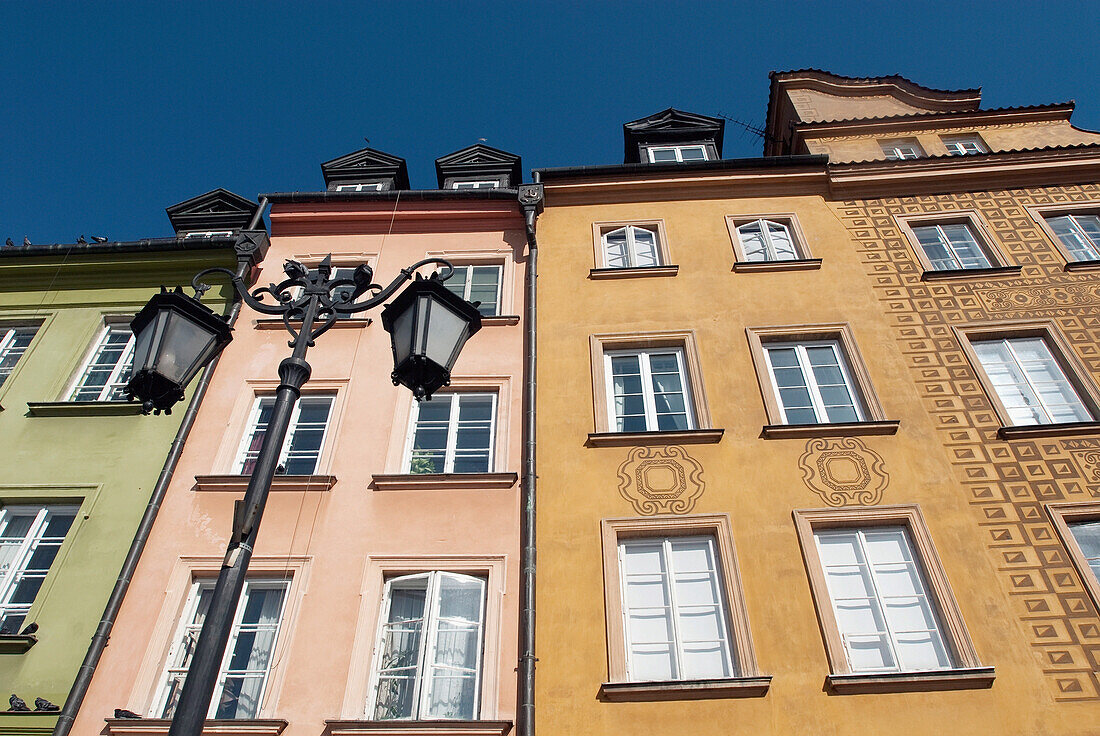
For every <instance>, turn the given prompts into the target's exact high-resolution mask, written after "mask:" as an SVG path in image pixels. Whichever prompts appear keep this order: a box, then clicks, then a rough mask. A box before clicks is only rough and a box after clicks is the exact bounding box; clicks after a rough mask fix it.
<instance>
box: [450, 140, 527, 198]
mask: <svg viewBox="0 0 1100 736" xmlns="http://www.w3.org/2000/svg"><path fill="white" fill-rule="evenodd" d="M520 168H521V166H520V157H519V156H517V155H516V154H514V153H508V152H507V151H501V150H500V149H497V148H493V147H492V146H487V145H485V144H484V143H475V144H474V145H472V146H470V147H469V148H463V149H462V150H461V151H455V152H454V153H448V154H447V155H446V156H441V157H440V158H437V159H436V160H435V175H436V177H437V178H438V179H439V188H440V189H449V188H450V186H451V183H453V182H456V181H471V180H478V179H484V180H488V179H496V180H497V181H499V182H500V186H501V187H503V188H512V187H516V186H519V184H520V182H522V181H523V174H522V173H521V171H520Z"/></svg>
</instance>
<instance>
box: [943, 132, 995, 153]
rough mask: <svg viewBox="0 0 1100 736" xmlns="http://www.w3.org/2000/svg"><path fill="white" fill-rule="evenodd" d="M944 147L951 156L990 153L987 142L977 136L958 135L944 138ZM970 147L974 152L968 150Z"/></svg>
mask: <svg viewBox="0 0 1100 736" xmlns="http://www.w3.org/2000/svg"><path fill="white" fill-rule="evenodd" d="M943 145H944V147H945V148H947V153H948V155H950V156H973V155H975V154H978V153H989V149H988V148H986V145H985V142H984V141H982V139H981V138H979V137H978V136H976V135H958V136H945V137H943ZM968 146H969V147H970V148H973V150H967V149H968Z"/></svg>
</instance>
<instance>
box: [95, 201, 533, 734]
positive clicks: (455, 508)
mask: <svg viewBox="0 0 1100 736" xmlns="http://www.w3.org/2000/svg"><path fill="white" fill-rule="evenodd" d="M271 221H272V241H271V250H270V252H269V253H268V255H267V258H266V261H265V263H264V264H263V268H262V272H261V273H260V275H259V278H258V283H261V284H267V283H268V282H271V281H279V280H281V279H282V272H281V267H282V263H283V261H284V259H286V258H295V259H299V260H301V259H306V261H307V263H309V262H310V261H311V260H312V261H315V260H317V259H319V258H320V257H321V256H323V255H324V254H326V253H332V254H334V261H335V262H336V265H342V264H344V263H345V262H351V263H354V262H356V261H362V260H369V261H370V262H371V264H372V265H373V266H374V268H375V273H376V280H377V281H379V282H382V283H387V282H388V281H389V280H390V279H391V278H392V277H393V276H394V275H396V274H397V272H398V271H399V269H400V268H402V267H404V266H406V265H408V264H410V263H412V262H414V261H417V260H419V259H421V258H424V257H425V255H426V254H434V253H447V254H454V255H455V256H456V258H457V259H458V260H459V261H460V262H462V261H465V260H466V259H473V260H472V261H467V262H482V261H485V262H493V261H495V262H499V263H503V264H504V275H503V279H502V308H501V313H502V314H505V315H509V314H510V315H522V314H523V286H524V263H523V262H522V259H523V258H524V251H525V240H524V235H523V222H522V217H521V215H520V213H519V209H518V206H517V205H516V203H515V202H509V201H498V200H473V199H464V200H456V201H452V202H443V201H440V202H412V203H408V204H405V203H402V204H400V206H399V207H398V208H397V209H396V212H395V208H394V203H393V202H386V201H374V202H358V203H352V202H344V203H339V204H331V203H328V204H294V205H290V204H286V205H276V206H274V207H273V209H272V212H271ZM391 223H392V225H391ZM378 314H379V312H378V311H373V312H371V313H369V314H368V316H370V317H372V318H373V320H374V321H373V323H372V324H370V325H369V326H366V327H353V328H341V329H332V330H330V331H329V332H328V333H326V334H325V335H324V336H322V337H321V338H319V339H318V342H317V346H316V347H314V348H312V349H311V351H310V353H309V355H308V358H307V359H308V361H309V362H310V363H311V364H312V366H313V378H312V380H311V381H310V383H309V384H307V390H308V389H309V388H310V387H327V388H335V389H336V390H337V391H338V398H337V401H336V405H335V406H334V409H333V414H332V417H331V418H330V425H329V427H330V428H329V434H328V436H327V437H326V450H325V451H324V452H323V454H322V458H321V461H320V463H319V467H318V473H319V474H323V475H334V476H336V478H337V482H336V484H335V486H333V487H332V489H331V490H328V491H320V490H308V491H275V492H273V493H272V494H271V497H270V500H269V502H268V505H267V509H266V512H265V516H264V519H263V524H262V531H261V533H260V537H259V543H258V548H257V550H256V553H255V560H256V561H257V563H258V565H254V566H253V570H258V569H259V571H260V572H262V571H266V572H267V573H268V574H272V573H275V572H277V571H279V570H282V569H286V570H289V571H290V572H292V573H293V574H294V576H295V580H294V584H293V586H292V588H291V591H290V598H289V599H288V604H287V612H286V613H285V614H284V617H283V625H282V630H281V632H280V641H279V645H278V647H277V649H276V654H275V665H274V666H273V668H272V673H271V677H270V678H269V681H268V686H267V691H266V695H265V699H264V704H263V706H262V708H261V710H260V713H259V717H261V718H280V719H286V720H288V721H289V722H290V725H289V726H288V728H287V730H286V731H285V733H286V734H287V735H288V736H306V735H307V734H308V735H309V736H317V735H318V734H320V733H321V730H322V728H323V726H324V721H325V720H327V719H357V718H363V717H364V709H365V706H366V696H367V680H368V679H369V675H370V671H371V669H370V668H371V658H372V656H373V649H374V643H375V638H376V632H377V625H378V622H377V614H378V608H379V602H380V596H381V584H382V576H383V572H384V571H385V570H387V569H390V568H391V567H392V566H395V565H401V564H403V565H405V567H406V569H407V568H409V566H412V567H415V566H416V564H417V563H416V561H415V558H429V557H430V558H436V560H435V561H432V562H428V563H425V564H424V565H423V567H424V569H450V568H449V566H448V564H447V561H448V560H450V561H453V568H455V569H458V568H462V567H463V566H464V565H465V566H466V569H480V568H479V566H482V562H481V561H482V560H485V561H486V562H485V563H484V567H485V569H489V568H491V569H492V570H493V572H491V573H490V580H489V593H488V597H489V601H488V608H489V616H488V621H487V624H488V628H487V630H486V635H485V654H486V659H485V669H484V673H485V675H486V682H485V684H484V687H483V688H482V694H483V695H482V702H481V718H482V719H486V720H490V719H502V720H512V719H514V716H515V700H516V680H515V666H516V660H517V643H516V642H517V620H518V599H519V589H518V586H519V566H518V551H519V484H518V482H517V483H515V484H513V485H512V486H511V487H510V488H496V489H488V490H469V489H441V490H384V491H382V490H376V489H374V488H373V487H372V481H371V477H372V475H373V474H376V473H398V472H400V467H399V466H400V459H401V455H402V452H403V449H404V442H405V436H406V429H407V424H408V418H409V411H410V406H411V396H410V394H409V392H408V391H407V390H405V389H403V388H401V389H398V388H395V387H394V386H393V385H392V383H391V381H390V378H389V374H390V371H391V369H392V358H391V353H390V348H389V341H388V335H387V334H386V333H385V332H384V331H383V329H382V326H381V321H380V320H379V319H378ZM260 316H261V315H258V314H256V313H255V312H252V311H251V310H249V309H247V308H245V309H244V310H243V312H242V314H241V317H240V319H239V320H238V322H237V325H236V330H235V334H234V341H233V342H232V343H231V344H230V345H229V347H228V348H227V349H226V351H225V353H224V356H223V358H222V360H221V363H220V365H219V367H218V370H217V372H216V375H215V376H214V379H213V383H212V385H211V388H210V392H209V394H208V395H207V398H206V400H205V402H204V403H203V405H202V408H201V410H200V412H199V415H198V419H197V422H196V424H195V427H194V430H193V431H192V433H191V436H190V438H189V440H188V443H187V446H186V448H185V450H184V453H183V456H182V459H181V461H180V463H179V466H178V468H177V470H176V474H175V477H174V479H173V482H172V485H171V487H170V489H169V491H168V494H167V498H166V500H165V503H164V506H163V508H162V509H161V511H160V515H159V517H158V519H157V523H156V526H155V528H154V530H153V533H152V536H151V538H150V540H149V543H148V546H147V548H146V550H145V553H144V555H143V557H142V560H141V563H140V565H139V567H138V570H137V573H136V575H135V577H134V580H133V583H132V585H131V587H130V591H129V594H128V596H127V598H126V601H125V604H124V605H123V608H122V611H121V613H120V615H119V617H118V620H117V623H116V625H115V629H114V634H113V635H112V638H111V643H110V646H109V647H108V648H107V650H106V651H105V653H104V656H103V659H102V661H101V664H100V666H99V668H98V670H97V672H96V675H95V677H94V679H93V682H92V685H91V688H90V690H89V692H88V695H87V698H86V699H85V702H84V705H83V707H82V709H81V712H80V715H79V717H78V719H77V722H76V727H75V733H76V734H78V735H80V736H90V735H91V734H98V733H102V732H103V728H104V720H103V719H104V718H106V717H110V716H111V714H112V712H113V710H114V709H115V708H118V707H121V708H128V709H130V710H133V711H135V712H137V713H141V714H143V715H149V714H150V713H151V710H152V709H153V708H154V707H156V703H155V702H154V700H155V698H156V693H157V685H158V684H159V682H160V678H161V677H162V673H163V669H164V666H165V657H166V655H167V648H168V646H169V645H170V644H171V639H172V638H173V637H174V636H175V632H176V626H177V622H178V619H179V616H180V611H181V609H182V607H183V604H184V600H185V598H186V595H187V591H188V589H189V587H190V583H191V580H192V572H191V571H192V569H196V568H198V569H209V570H211V571H216V569H217V565H218V561H219V560H220V558H221V556H222V555H223V554H224V550H225V545H226V542H227V539H228V535H229V532H230V528H231V515H232V511H233V501H234V499H236V498H240V497H241V495H242V494H240V493H235V492H227V491H208V490H195V488H196V482H195V478H196V476H202V475H211V474H226V473H229V472H231V468H230V466H231V464H232V460H233V457H234V455H235V453H236V450H237V448H238V443H239V441H240V438H241V435H242V432H243V431H244V428H245V423H246V420H247V414H248V410H249V408H250V407H251V403H252V397H253V395H254V391H255V389H256V388H259V389H261V390H262V389H264V388H268V389H270V388H273V387H274V385H275V383H276V378H277V377H276V366H277V364H278V362H279V360H281V359H282V358H283V357H285V356H286V355H288V354H289V350H288V348H287V337H288V336H287V334H286V332H285V331H284V330H282V329H281V328H280V329H257V328H256V325H257V318H259V317H260ZM501 321H503V322H508V321H509V320H501ZM511 322H513V323H512V324H487V325H486V326H484V327H483V328H482V330H481V331H480V332H479V333H478V334H477V335H475V336H474V337H473V338H472V339H471V341H470V342H469V343H468V344H467V347H466V349H465V351H464V352H463V354H462V357H461V358H460V359H459V362H458V365H457V366H456V369H455V371H454V375H455V376H456V381H457V382H458V383H463V384H464V385H468V386H475V385H478V386H479V385H482V384H484V385H485V386H486V387H492V388H495V389H497V390H499V392H500V393H499V403H498V413H497V421H498V425H497V443H496V450H497V457H496V460H495V467H494V468H493V470H495V471H496V472H513V473H517V474H518V473H519V472H520V468H521V461H522V438H521V428H522V395H523V391H522V380H523V373H522V365H523V331H524V326H523V320H522V316H521V317H520V319H519V320H518V322H516V321H515V320H511ZM150 451H156V452H162V451H163V449H162V448H151V449H150ZM389 558H414V559H413V560H412V561H409V560H407V559H406V560H395V559H389ZM439 558H442V559H443V562H440V561H439ZM494 606H495V607H496V612H495V613H494ZM494 619H495V620H494ZM490 679H491V680H492V681H491V682H490V681H489V680H490Z"/></svg>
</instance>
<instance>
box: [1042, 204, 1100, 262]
mask: <svg viewBox="0 0 1100 736" xmlns="http://www.w3.org/2000/svg"><path fill="white" fill-rule="evenodd" d="M1046 222H1047V225H1048V226H1049V227H1050V230H1051V231H1052V232H1053V233H1054V235H1055V236H1056V237H1057V238H1058V241H1059V242H1060V243H1061V244H1062V245H1063V246H1064V248H1065V250H1066V252H1067V253H1068V254H1069V256H1070V258H1072V259H1073V260H1074V261H1096V260H1100V215H1093V214H1079V215H1068V214H1067V215H1057V216H1048V217H1046Z"/></svg>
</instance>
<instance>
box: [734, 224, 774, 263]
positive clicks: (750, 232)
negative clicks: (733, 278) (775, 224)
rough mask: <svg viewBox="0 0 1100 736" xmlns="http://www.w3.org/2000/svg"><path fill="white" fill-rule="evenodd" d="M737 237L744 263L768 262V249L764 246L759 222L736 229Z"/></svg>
mask: <svg viewBox="0 0 1100 736" xmlns="http://www.w3.org/2000/svg"><path fill="white" fill-rule="evenodd" d="M737 237H738V239H740V241H741V250H742V252H743V253H744V254H745V260H746V261H766V260H768V249H767V247H766V246H765V245H764V233H763V231H762V230H761V228H760V221H759V220H757V221H755V222H750V223H749V224H747V225H742V226H741V227H739V228H737Z"/></svg>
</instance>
